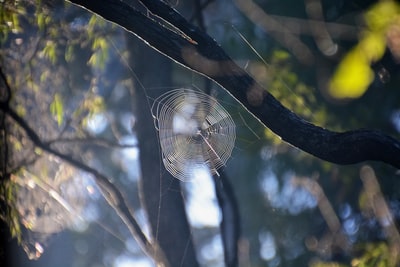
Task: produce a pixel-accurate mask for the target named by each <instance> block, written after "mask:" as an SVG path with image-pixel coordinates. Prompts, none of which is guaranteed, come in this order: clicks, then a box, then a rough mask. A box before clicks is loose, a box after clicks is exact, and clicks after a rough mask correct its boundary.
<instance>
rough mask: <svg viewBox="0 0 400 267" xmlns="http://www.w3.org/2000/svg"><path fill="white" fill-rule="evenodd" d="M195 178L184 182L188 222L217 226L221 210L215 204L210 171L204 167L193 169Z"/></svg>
mask: <svg viewBox="0 0 400 267" xmlns="http://www.w3.org/2000/svg"><path fill="white" fill-rule="evenodd" d="M193 175H195V178H194V179H193V180H192V181H190V182H187V183H184V186H185V189H186V191H187V192H188V201H187V204H186V207H187V211H188V217H189V221H190V223H191V224H192V225H193V226H194V227H199V228H202V227H218V226H219V223H220V221H221V212H220V210H219V208H218V205H217V199H216V196H215V191H214V185H213V181H212V177H211V175H210V172H209V171H208V170H207V168H206V167H198V168H196V169H195V170H193Z"/></svg>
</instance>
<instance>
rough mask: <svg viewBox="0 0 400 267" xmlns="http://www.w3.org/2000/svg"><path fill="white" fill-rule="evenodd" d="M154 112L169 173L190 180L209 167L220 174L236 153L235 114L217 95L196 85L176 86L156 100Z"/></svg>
mask: <svg viewBox="0 0 400 267" xmlns="http://www.w3.org/2000/svg"><path fill="white" fill-rule="evenodd" d="M152 114H153V117H154V121H155V126H156V129H157V130H158V135H159V139H160V145H161V152H162V159H163V163H164V166H165V168H166V169H167V171H168V172H169V173H171V174H172V175H173V176H174V177H175V178H177V179H179V180H182V181H189V180H191V179H192V178H193V177H194V171H195V170H196V169H199V168H204V167H206V168H208V170H209V171H210V172H211V174H212V175H215V174H216V175H218V169H219V168H221V167H222V166H224V165H225V164H226V162H227V161H228V159H229V158H230V156H231V154H232V150H233V147H234V145H235V138H236V132H235V122H234V121H233V119H232V117H231V116H230V114H229V113H228V112H227V111H226V110H225V109H224V108H223V107H222V106H221V105H220V104H219V103H218V102H217V100H216V99H214V98H212V97H211V96H209V95H207V94H205V93H203V92H199V91H195V90H192V89H186V88H180V89H174V90H171V91H168V92H167V93H165V94H163V95H161V96H160V97H158V98H157V99H156V100H155V101H154V104H153V106H152Z"/></svg>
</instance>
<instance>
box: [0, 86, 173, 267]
mask: <svg viewBox="0 0 400 267" xmlns="http://www.w3.org/2000/svg"><path fill="white" fill-rule="evenodd" d="M7 86H8V85H7ZM0 109H1V110H3V111H4V112H5V113H6V114H7V115H8V116H10V117H11V118H12V119H13V120H14V121H15V122H16V123H17V124H18V125H19V126H20V127H21V128H22V129H24V131H25V132H26V134H27V136H28V137H29V138H30V140H31V141H32V142H33V143H34V144H35V146H37V147H38V148H41V149H42V150H44V151H46V152H47V153H49V154H52V155H54V156H57V157H58V158H60V159H62V160H64V161H65V162H67V163H69V164H71V165H73V166H74V167H76V168H79V169H81V170H83V171H85V172H88V173H90V174H92V175H93V177H94V178H95V181H96V183H97V185H98V186H99V188H100V191H101V193H102V194H103V196H104V198H105V199H106V200H107V202H108V203H109V205H110V206H111V207H112V208H113V209H114V210H115V211H116V213H117V214H118V216H119V217H120V218H121V220H122V221H123V222H124V224H125V225H126V226H127V227H128V229H129V231H130V232H131V234H132V235H133V236H134V237H135V238H136V240H137V242H138V243H139V245H140V246H141V247H142V249H143V251H144V252H146V253H148V255H149V256H150V257H152V258H153V259H154V260H155V261H157V262H158V263H165V262H166V261H165V260H164V256H163V255H162V252H161V251H160V250H159V249H158V246H157V245H156V244H153V243H151V242H150V241H149V240H148V239H147V237H146V236H145V234H144V233H143V231H142V230H141V228H140V225H139V224H138V223H137V221H136V219H135V217H134V215H133V211H132V210H131V208H130V207H129V204H128V203H127V202H126V198H125V197H124V196H123V194H122V192H121V191H120V190H119V189H118V188H117V187H116V186H115V185H114V184H113V183H112V182H110V179H109V178H108V177H106V176H105V175H103V174H101V173H100V172H98V171H97V170H95V169H93V168H92V167H90V166H88V165H86V164H84V163H82V162H81V161H79V160H77V159H75V158H73V157H72V156H70V155H65V154H63V153H61V152H59V151H57V150H55V149H53V148H51V147H50V145H49V144H48V143H46V142H43V141H42V140H41V138H40V137H39V136H38V135H37V134H36V132H35V131H34V130H33V129H32V128H31V127H30V126H29V125H28V123H27V122H26V121H25V120H24V119H23V118H22V117H20V116H19V115H18V114H17V113H16V112H15V111H14V110H13V109H11V108H10V107H8V106H1V107H0ZM164 266H167V264H165V265H164Z"/></svg>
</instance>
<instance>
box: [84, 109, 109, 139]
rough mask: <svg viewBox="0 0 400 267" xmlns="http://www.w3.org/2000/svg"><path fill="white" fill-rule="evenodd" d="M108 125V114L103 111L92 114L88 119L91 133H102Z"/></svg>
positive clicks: (87, 126)
mask: <svg viewBox="0 0 400 267" xmlns="http://www.w3.org/2000/svg"><path fill="white" fill-rule="evenodd" d="M107 125H108V120H107V117H106V115H105V114H104V113H103V112H100V113H97V114H94V115H93V116H91V117H90V118H89V119H88V121H87V125H86V128H87V130H88V131H89V132H90V133H91V134H95V135H97V134H100V133H102V132H103V131H104V130H105V129H106V127H107Z"/></svg>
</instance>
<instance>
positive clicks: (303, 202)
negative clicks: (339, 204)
mask: <svg viewBox="0 0 400 267" xmlns="http://www.w3.org/2000/svg"><path fill="white" fill-rule="evenodd" d="M294 181H295V178H294V177H293V174H292V173H289V172H288V173H286V174H285V176H284V178H283V181H282V182H279V181H278V178H277V177H276V176H275V174H273V173H272V172H270V171H265V172H264V175H263V178H262V180H261V188H262V190H263V192H264V194H265V197H266V199H267V200H268V202H269V204H270V205H271V206H272V207H274V208H277V209H283V210H287V211H288V212H289V213H291V214H293V215H295V214H299V213H300V212H302V211H304V210H307V209H313V208H315V207H316V206H317V199H316V198H315V196H314V195H313V194H311V193H310V192H309V191H308V190H306V189H304V188H301V187H298V186H296V184H295V183H294Z"/></svg>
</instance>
